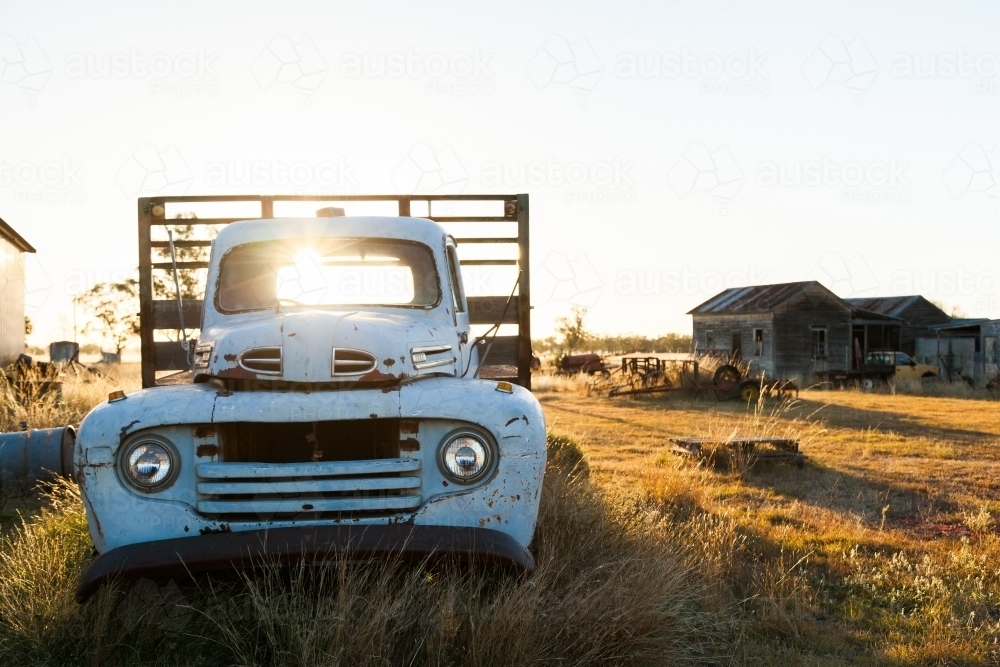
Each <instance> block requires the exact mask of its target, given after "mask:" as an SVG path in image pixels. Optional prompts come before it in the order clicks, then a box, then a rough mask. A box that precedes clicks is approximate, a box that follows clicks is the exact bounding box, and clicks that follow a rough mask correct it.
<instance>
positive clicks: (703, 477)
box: [539, 384, 1000, 665]
mask: <svg viewBox="0 0 1000 667" xmlns="http://www.w3.org/2000/svg"><path fill="white" fill-rule="evenodd" d="M560 389H561V391H560ZM539 397H540V399H541V401H542V404H543V405H544V407H545V411H546V414H547V416H548V424H549V428H550V429H551V430H553V431H557V432H560V433H565V434H567V435H568V436H570V437H572V438H574V439H575V440H577V441H578V442H579V443H580V444H581V446H582V449H583V451H584V453H585V455H586V457H587V460H588V461H589V463H590V466H591V470H592V471H593V477H594V479H595V481H596V482H597V484H598V486H599V488H601V489H603V490H605V491H609V492H613V491H614V490H616V489H620V488H623V487H638V488H640V489H642V490H643V492H644V494H645V497H647V498H650V499H653V500H655V501H656V502H658V503H659V504H660V505H661V506H662V507H663V508H664V510H665V511H666V512H667V514H668V515H670V516H671V517H672V519H673V520H674V521H676V522H678V523H680V524H685V523H691V522H694V523H698V522H711V523H715V524H719V525H725V526H727V528H728V530H731V531H732V532H733V534H734V536H733V538H732V541H731V545H732V548H731V550H729V551H728V552H726V553H718V552H708V551H706V554H705V559H704V565H703V567H702V568H701V575H702V576H703V577H705V579H706V580H707V581H708V582H710V583H711V584H713V585H715V586H717V587H718V588H719V589H720V591H719V593H720V595H721V597H722V598H723V599H729V600H730V601H732V602H733V603H734V604H736V605H737V606H738V608H739V610H740V611H739V616H740V618H741V633H742V635H741V636H742V639H743V641H741V642H739V643H738V645H737V646H736V647H735V652H734V655H735V657H736V662H737V663H745V664H818V665H839V664H900V665H902V664H907V665H909V664H996V663H997V662H998V660H1000V653H998V647H997V641H998V639H1000V624H998V622H1000V537H998V536H997V534H996V531H995V524H994V518H995V517H996V516H997V512H998V511H1000V483H998V479H1000V478H998V473H1000V410H998V408H1000V404H998V403H997V402H995V401H987V400H967V399H954V398H936V397H924V396H905V395H898V394H897V395H891V394H886V393H882V394H866V393H860V392H855V391H831V392H805V393H803V394H802V395H801V398H800V399H799V400H798V401H795V402H793V403H791V404H787V405H777V404H774V403H768V404H765V405H763V406H762V409H761V410H756V411H755V410H749V411H748V410H747V408H746V407H745V406H743V405H740V404H738V403H737V402H727V403H715V402H712V401H699V402H694V401H687V402H684V401H680V402H678V401H673V402H671V401H667V400H664V399H652V398H650V399H645V400H632V399H614V400H608V399H600V398H593V397H587V396H584V395H581V392H579V391H575V390H574V387H573V386H572V385H567V384H564V385H563V386H559V385H558V384H555V385H554V386H552V390H551V391H547V392H543V393H540V394H539ZM733 433H737V434H744V433H745V434H767V435H796V436H797V437H799V438H800V439H801V442H802V446H801V449H802V451H803V452H804V453H805V454H806V455H807V457H808V463H807V464H806V466H805V467H804V468H803V469H801V470H800V469H797V468H795V467H793V466H789V465H785V464H776V463H759V464H757V465H755V466H753V467H751V468H750V469H749V470H747V469H746V465H745V462H740V461H737V462H736V463H737V464H742V465H733V466H730V467H729V468H728V469H726V468H725V467H724V466H723V467H722V468H721V469H720V467H719V466H704V465H697V464H694V463H692V462H690V461H687V460H682V459H680V458H679V457H678V456H676V455H675V454H672V453H670V452H669V445H670V443H669V442H668V440H667V439H668V438H670V437H672V436H694V435H707V434H713V435H715V436H720V437H722V436H726V435H729V434H733ZM683 540H684V541H685V542H686V543H687V544H688V547H689V548H690V549H692V550H695V551H696V550H697V549H698V548H699V544H698V543H697V541H695V542H693V543H692V542H691V541H690V537H689V536H686V537H683Z"/></svg>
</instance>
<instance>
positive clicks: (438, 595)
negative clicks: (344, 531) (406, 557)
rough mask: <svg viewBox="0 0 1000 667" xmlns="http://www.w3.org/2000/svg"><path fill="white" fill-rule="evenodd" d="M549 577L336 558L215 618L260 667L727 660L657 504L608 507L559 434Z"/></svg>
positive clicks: (546, 535)
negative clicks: (360, 562)
mask: <svg viewBox="0 0 1000 667" xmlns="http://www.w3.org/2000/svg"><path fill="white" fill-rule="evenodd" d="M550 452H551V455H550V463H549V467H548V472H547V475H548V476H547V478H546V483H545V490H544V493H543V500H542V510H541V517H540V522H539V526H538V533H537V535H536V545H535V549H534V550H535V554H536V559H537V562H538V569H537V571H536V572H535V573H534V574H533V575H531V576H529V577H513V576H500V575H498V574H497V573H495V572H490V571H488V570H486V569H482V568H477V567H473V568H471V569H454V568H445V569H443V570H435V569H431V570H420V569H417V570H415V569H412V568H404V567H401V566H399V565H398V564H395V563H379V564H368V565H363V566H357V565H352V564H348V563H344V562H338V561H331V562H327V563H325V564H321V565H319V566H316V567H312V568H306V567H299V568H296V569H294V570H293V572H292V573H291V575H290V576H288V577H284V576H282V574H281V573H280V572H279V571H278V570H277V569H271V570H269V571H268V572H267V574H266V575H265V576H264V577H253V576H247V577H245V580H244V584H243V585H244V586H245V590H246V601H247V603H248V604H247V605H246V606H245V607H243V608H241V609H239V610H238V611H237V612H234V613H233V614H228V613H227V614H222V615H220V616H218V617H217V618H216V620H217V622H218V623H219V634H220V636H221V637H223V638H224V640H223V641H224V642H225V643H226V645H227V647H228V648H229V650H230V651H231V652H232V653H233V655H235V656H237V658H238V659H239V661H240V662H241V663H244V664H248V665H306V664H359V665H368V664H371V665H375V664H379V665H381V664H408V665H409V664H415V665H439V664H454V665H476V666H479V665H481V666H484V667H485V666H487V665H496V664H505V665H535V664H539V663H544V662H553V663H557V664H570V665H612V664H614V665H618V664H633V665H665V664H678V665H680V664H692V663H694V662H699V663H701V662H704V661H712V660H714V659H718V658H722V657H723V653H724V650H723V649H722V648H721V647H722V645H723V643H722V642H721V640H720V638H721V635H722V626H721V625H720V622H719V620H718V618H716V617H715V616H712V615H711V614H710V612H708V611H706V610H705V609H704V608H703V601H704V597H705V595H706V592H705V590H704V588H703V587H702V586H701V585H700V584H699V583H698V579H697V577H696V576H694V572H693V570H692V568H691V566H690V564H689V562H688V556H687V555H686V554H685V553H684V551H683V550H682V548H681V547H680V546H679V545H678V544H677V543H676V542H675V541H674V540H673V538H672V535H671V533H670V527H669V524H668V523H667V522H665V521H663V518H662V516H659V515H657V514H656V513H655V512H652V511H651V508H650V507H649V506H648V505H647V506H641V505H639V504H636V503H632V504H628V503H616V504H612V503H609V502H608V499H607V498H605V497H603V496H602V495H601V494H600V493H599V492H598V491H597V490H596V488H595V487H593V486H592V485H591V484H590V481H589V471H588V469H587V466H586V461H585V460H584V458H583V455H582V453H581V452H580V450H579V448H578V447H577V446H576V445H575V443H573V442H572V441H569V440H567V439H565V438H550Z"/></svg>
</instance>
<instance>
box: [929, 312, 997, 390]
mask: <svg viewBox="0 0 1000 667" xmlns="http://www.w3.org/2000/svg"><path fill="white" fill-rule="evenodd" d="M998 338H1000V320H989V319H985V318H983V319H971V318H955V319H953V320H951V321H950V322H948V323H946V324H939V325H936V326H934V327H931V332H930V334H929V335H926V336H921V337H920V338H918V339H917V351H916V354H915V355H914V357H915V358H916V359H917V361H919V362H921V363H925V364H937V365H938V366H939V367H940V368H941V372H942V373H943V374H944V375H945V377H947V378H949V379H951V380H956V379H958V378H966V379H968V380H973V381H977V380H981V381H988V380H991V379H993V378H995V377H997V374H998V372H1000V368H998V365H997V361H998V345H997V340H998Z"/></svg>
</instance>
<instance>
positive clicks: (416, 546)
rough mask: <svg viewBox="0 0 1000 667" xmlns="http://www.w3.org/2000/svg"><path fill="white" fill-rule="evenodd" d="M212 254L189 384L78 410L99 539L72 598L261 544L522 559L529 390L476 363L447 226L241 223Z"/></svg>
mask: <svg viewBox="0 0 1000 667" xmlns="http://www.w3.org/2000/svg"><path fill="white" fill-rule="evenodd" d="M142 245H143V244H142V243H140V246H142ZM206 268H207V281H206V288H205V296H204V300H203V304H202V307H201V308H202V313H201V325H200V334H199V335H198V338H197V340H196V341H194V342H193V343H192V345H191V349H190V351H191V366H190V368H189V369H186V370H184V371H183V372H184V373H186V374H187V377H189V379H190V382H184V383H173V384H170V385H169V386H151V387H146V388H144V389H142V390H139V391H136V392H132V393H129V394H127V395H125V394H120V393H119V394H113V395H112V396H110V397H109V400H108V402H106V403H103V404H101V405H99V406H98V407H96V408H95V409H94V410H93V411H92V412H91V413H90V414H89V415H88V416H87V417H86V418H85V419H84V421H83V423H82V425H81V427H80V432H79V436H78V438H77V444H76V450H75V455H74V463H75V467H76V474H77V479H78V481H79V483H80V487H81V490H82V495H83V498H84V503H85V507H86V510H87V516H88V521H89V524H90V530H91V536H92V538H93V541H94V545H95V547H96V550H97V552H98V554H99V555H98V557H97V558H96V559H95V560H94V561H93V562H92V563H91V564H90V565H89V566H88V568H87V569H86V571H85V572H84V574H83V576H82V578H81V581H80V585H79V587H78V590H77V599H78V600H80V601H83V600H85V599H87V598H88V597H89V596H90V595H92V594H93V592H94V591H96V590H97V589H98V588H99V587H100V586H101V585H102V584H103V583H105V582H106V581H107V580H108V579H109V578H112V577H124V578H135V577H149V576H185V573H187V572H196V571H201V570H214V569H229V568H233V567H247V566H251V565H252V564H253V563H254V562H255V560H256V561H257V562H259V560H260V559H261V558H274V559H277V560H279V561H280V562H284V563H287V562H292V561H295V560H298V559H302V558H322V557H329V556H330V555H331V554H346V555H348V556H350V557H360V558H372V557H385V556H388V555H390V554H393V555H402V556H403V557H406V558H413V559H416V560H422V559H425V558H428V557H439V556H448V557H454V558H460V559H464V560H483V561H487V562H492V563H496V564H498V565H501V566H503V567H509V568H515V569H520V570H528V571H530V570H531V569H532V568H533V567H534V561H533V558H532V555H531V552H530V551H529V550H528V547H529V546H530V544H531V541H532V537H533V534H534V529H535V522H536V520H537V514H538V504H539V498H540V493H541V485H542V478H543V472H544V467H545V458H546V456H545V422H544V417H543V415H542V411H541V408H540V406H539V404H538V402H537V400H535V398H534V396H532V394H531V393H530V391H528V390H527V389H526V388H524V387H522V386H519V385H518V384H516V383H515V382H513V381H510V380H503V379H499V380H498V379H484V378H481V377H478V376H479V375H480V372H481V371H482V369H483V362H484V360H485V358H486V357H488V356H489V351H488V350H489V347H490V343H491V340H490V338H489V337H488V336H479V337H477V336H475V335H474V333H473V329H472V326H471V318H470V307H469V300H468V298H467V296H466V294H465V290H464V287H463V280H462V272H461V266H460V263H459V258H458V244H457V242H456V240H455V238H454V236H453V235H451V234H449V233H448V232H447V231H446V230H445V229H444V228H443V227H442V226H441V225H440V224H438V223H437V222H434V221H432V220H430V219H422V218H416V217H410V216H331V217H319V218H287V219H273V218H272V219H268V218H261V219H249V220H244V221H237V222H232V223H231V224H226V226H225V227H223V228H222V229H221V231H219V232H218V235H217V236H216V238H215V239H214V241H213V242H212V245H211V256H210V259H209V261H208V263H207V267H206ZM525 292H526V290H522V291H521V293H520V294H519V295H518V296H521V297H524V296H526V293H525ZM512 298H513V296H512V297H509V298H508V300H507V305H509V304H510V300H511V299H512ZM493 303H496V300H494V302H493ZM520 305H521V307H524V306H525V305H526V304H524V303H522V304H520ZM144 308H145V310H146V312H149V310H150V308H149V304H144ZM178 308H179V309H183V308H184V306H183V304H181V303H178ZM181 312H183V311H181ZM495 315H496V317H498V318H499V320H500V321H502V320H503V319H504V317H505V316H506V308H505V309H504V311H503V312H497V313H496V314H495ZM528 359H529V360H530V349H529V354H528ZM529 363H530V362H529Z"/></svg>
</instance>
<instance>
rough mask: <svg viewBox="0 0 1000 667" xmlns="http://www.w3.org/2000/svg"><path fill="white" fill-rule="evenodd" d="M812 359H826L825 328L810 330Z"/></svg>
mask: <svg viewBox="0 0 1000 667" xmlns="http://www.w3.org/2000/svg"><path fill="white" fill-rule="evenodd" d="M812 352H813V359H826V327H813V329H812Z"/></svg>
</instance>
